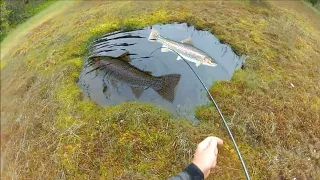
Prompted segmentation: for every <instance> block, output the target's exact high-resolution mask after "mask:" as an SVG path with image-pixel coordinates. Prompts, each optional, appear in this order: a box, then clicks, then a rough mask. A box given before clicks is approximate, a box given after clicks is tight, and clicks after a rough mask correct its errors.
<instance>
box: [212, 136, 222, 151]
mask: <svg viewBox="0 0 320 180" xmlns="http://www.w3.org/2000/svg"><path fill="white" fill-rule="evenodd" d="M218 144H219V145H222V144H223V141H222V139H220V138H217V137H213V138H212V139H211V140H210V142H209V145H208V148H210V149H216V148H217V146H218Z"/></svg>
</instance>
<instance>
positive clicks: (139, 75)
mask: <svg viewBox="0 0 320 180" xmlns="http://www.w3.org/2000/svg"><path fill="white" fill-rule="evenodd" d="M152 29H156V30H158V31H159V33H160V35H161V36H162V37H165V38H167V39H171V40H174V41H177V42H181V41H183V40H184V39H186V38H190V39H191V41H192V44H193V46H194V47H196V48H197V49H199V50H201V51H203V52H205V53H206V54H207V55H209V56H210V57H211V58H212V59H214V61H215V62H216V63H217V66H207V65H204V64H202V65H200V66H198V67H197V66H196V64H195V63H194V62H190V61H187V62H188V63H189V64H190V66H191V67H192V68H193V69H194V70H195V72H196V73H197V74H198V75H199V77H200V78H201V79H202V81H203V82H204V84H205V85H206V86H207V87H210V86H211V85H212V84H213V82H215V81H219V80H230V79H231V77H232V74H233V72H234V71H235V70H236V69H238V68H240V67H241V66H242V65H243V62H244V59H245V57H239V56H238V55H236V54H235V53H234V52H233V51H232V49H231V47H230V46H229V45H227V44H222V43H220V41H219V40H218V39H217V38H216V37H215V36H214V35H212V34H211V33H210V32H208V31H200V30H196V29H195V28H194V27H193V26H188V25H187V24H165V25H153V26H151V27H145V28H143V29H138V30H134V31H129V32H114V33H109V34H106V35H104V36H102V37H100V38H99V39H97V40H96V41H95V42H94V43H93V44H92V45H91V47H90V56H91V57H93V58H91V59H95V60H97V61H95V62H94V63H92V61H90V64H88V63H87V64H86V65H85V66H84V68H83V70H82V72H81V74H80V78H79V81H78V84H79V86H80V88H81V89H82V90H83V92H84V96H85V97H88V98H91V99H92V100H93V101H95V102H96V103H98V104H100V105H101V106H113V105H117V104H120V103H123V102H127V101H139V102H146V103H151V104H155V105H157V106H160V107H162V108H163V109H166V110H168V111H170V112H172V113H173V114H174V115H176V116H180V117H183V118H186V119H188V120H190V121H191V122H197V121H198V120H197V119H196V118H195V108H196V107H197V106H200V105H205V104H208V103H210V101H209V99H208V97H207V94H206V91H205V89H204V88H203V86H202V85H201V83H200V82H199V80H198V79H197V77H196V76H195V74H194V73H193V72H192V70H191V69H190V68H189V67H188V65H187V64H186V63H185V62H184V61H183V60H177V57H178V55H177V54H176V53H174V52H171V51H169V52H162V51H163V49H161V47H162V44H161V43H159V42H152V41H149V40H148V38H149V35H150V33H151V30H152ZM121 55H122V56H121ZM123 55H126V56H123ZM119 56H121V58H115V57H119ZM94 57H99V58H94ZM99 66H100V67H104V68H98V67H99ZM170 74H173V75H170ZM160 76H164V77H160ZM161 83H162V84H161Z"/></svg>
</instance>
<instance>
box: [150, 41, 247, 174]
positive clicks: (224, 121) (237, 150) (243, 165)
mask: <svg viewBox="0 0 320 180" xmlns="http://www.w3.org/2000/svg"><path fill="white" fill-rule="evenodd" d="M161 48H163V47H160V48H157V49H156V50H158V49H161ZM156 50H154V51H156ZM170 50H171V51H173V52H174V53H176V54H177V55H178V56H180V55H179V54H178V53H177V52H176V51H174V50H172V49H170ZM154 51H153V52H154ZM153 52H152V53H153ZM152 53H151V54H152ZM180 57H181V56H180ZM181 58H182V59H183V61H184V62H185V63H186V64H187V65H188V66H189V68H190V69H191V70H192V72H193V73H194V74H195V75H196V77H197V78H198V80H199V81H200V83H201V84H202V86H203V87H204V89H205V90H206V91H207V93H208V94H209V96H210V99H211V101H212V102H213V104H214V106H215V108H216V109H217V111H218V113H219V115H220V117H221V119H222V121H223V124H224V126H225V127H226V129H227V131H228V134H229V137H230V139H231V141H232V144H233V146H234V148H235V149H236V152H237V155H238V158H239V160H240V162H241V166H242V169H243V171H244V174H245V176H246V179H247V180H250V176H249V173H248V170H247V167H246V165H245V163H244V161H243V159H242V156H241V153H240V150H239V148H238V145H237V143H236V141H235V139H234V137H233V135H232V132H231V130H230V128H229V126H228V123H227V121H226V120H225V119H224V116H223V115H222V112H221V111H220V109H219V107H218V104H217V103H216V101H215V100H214V99H213V97H212V95H211V93H210V92H209V90H208V88H207V87H206V85H205V84H204V83H203V81H202V80H201V78H200V77H199V75H198V74H197V73H196V71H195V70H194V69H193V68H192V67H191V66H190V64H189V63H188V62H187V61H186V60H185V59H184V58H183V57H181Z"/></svg>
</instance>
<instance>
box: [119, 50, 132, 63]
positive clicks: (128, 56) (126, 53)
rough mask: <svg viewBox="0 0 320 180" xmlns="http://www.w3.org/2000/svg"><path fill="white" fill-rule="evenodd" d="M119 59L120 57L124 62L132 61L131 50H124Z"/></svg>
mask: <svg viewBox="0 0 320 180" xmlns="http://www.w3.org/2000/svg"><path fill="white" fill-rule="evenodd" d="M117 59H120V60H122V61H124V62H130V55H129V52H128V51H126V52H124V53H123V54H121V55H120V56H118V57H117Z"/></svg>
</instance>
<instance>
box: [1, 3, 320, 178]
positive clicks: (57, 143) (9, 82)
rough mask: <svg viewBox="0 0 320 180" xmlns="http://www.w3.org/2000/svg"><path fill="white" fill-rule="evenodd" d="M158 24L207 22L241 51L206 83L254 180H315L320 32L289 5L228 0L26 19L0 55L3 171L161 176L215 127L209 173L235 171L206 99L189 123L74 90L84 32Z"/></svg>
mask: <svg viewBox="0 0 320 180" xmlns="http://www.w3.org/2000/svg"><path fill="white" fill-rule="evenodd" d="M168 22H187V23H189V24H193V25H195V26H196V27H197V28H199V29H206V30H209V31H211V32H213V33H214V34H215V35H216V36H217V37H218V38H219V39H220V40H223V41H225V42H226V43H228V44H230V45H231V46H232V48H233V49H234V50H235V51H236V52H237V53H238V54H246V55H249V58H248V59H247V64H246V65H245V66H246V67H245V70H239V71H237V72H236V73H235V74H234V76H233V78H232V80H231V81H228V82H217V83H215V84H214V85H213V86H212V87H211V88H210V92H211V93H212V95H213V96H214V97H215V99H216V101H217V102H218V104H219V105H220V107H221V110H222V112H223V113H224V115H225V117H226V119H227V121H228V123H229V125H230V127H231V129H232V131H233V133H234V135H235V138H236V140H237V142H238V144H239V147H240V150H241V152H242V154H243V157H244V160H245V162H246V164H247V167H248V169H249V173H250V175H251V176H252V179H276V178H284V179H292V178H299V179H303V178H310V179H312V178H313V179H317V178H318V177H319V176H320V174H319V172H320V170H319V166H318V163H319V162H318V160H319V158H317V157H318V154H317V153H318V149H317V148H318V144H319V139H320V137H319V133H317V132H319V127H320V126H319V125H320V122H319V118H320V117H319V113H318V112H319V111H320V109H319V107H320V99H319V97H320V92H319V87H318V84H317V83H316V82H317V81H318V80H319V72H318V71H319V68H320V64H319V61H318V59H319V57H320V51H319V50H318V48H317V47H319V46H320V36H319V33H318V31H317V30H316V29H315V28H314V26H313V25H312V24H311V23H309V20H308V19H306V18H304V17H301V16H299V15H297V14H296V13H293V12H292V11H289V10H283V9H279V8H276V7H274V6H272V5H270V4H268V6H252V5H251V4H250V3H243V2H229V1H227V2H224V1H222V2H220V1H212V2H201V3H198V2H187V1H182V2H172V1H166V2H120V1H119V2H96V1H94V2H89V1H85V2H83V1H82V2H75V3H74V4H72V5H70V6H69V7H68V8H67V10H66V11H65V12H63V13H60V14H56V15H55V18H52V19H46V20H45V21H43V23H42V24H41V25H39V26H37V27H35V28H34V29H30V30H29V32H28V33H27V35H26V36H25V37H21V39H19V41H17V46H11V48H8V49H7V51H8V53H7V54H6V56H3V59H2V60H4V61H3V62H6V66H4V67H3V66H2V64H1V69H2V70H1V157H3V158H5V161H4V166H2V167H3V171H2V173H1V176H2V177H3V178H5V179H10V178H17V179H21V178H26V179H27V178H41V179H48V178H52V177H55V178H64V177H65V178H68V179H97V178H102V179H103V178H105V179H111V178H112V177H119V178H120V179H128V178H133V179H150V178H152V179H165V178H167V177H168V176H170V175H173V174H175V173H177V172H179V171H180V170H181V169H183V167H184V166H186V165H187V164H188V163H189V162H190V160H191V158H192V154H193V152H194V150H195V146H196V145H197V143H199V142H200V141H201V140H202V139H204V138H205V137H207V136H209V135H216V136H219V137H221V138H222V139H224V140H225V144H224V145H223V146H222V147H221V148H220V150H219V152H220V155H219V158H218V167H217V168H216V170H215V172H214V175H211V176H210V179H234V177H236V178H239V179H240V178H242V179H243V178H244V176H243V172H242V170H241V165H240V162H239V160H238V158H237V155H236V153H235V150H234V149H233V146H232V144H231V142H230V140H229V138H228V135H227V133H226V130H225V128H224V126H223V124H222V123H221V120H220V118H219V116H218V114H217V112H216V111H215V109H214V107H213V106H212V105H207V106H202V107H199V108H197V110H196V114H197V117H198V118H199V119H200V120H201V123H200V125H198V126H192V125H191V124H190V123H188V122H187V121H186V120H184V119H174V118H173V117H172V116H171V115H170V114H168V113H167V112H166V111H165V110H161V109H159V108H158V107H155V106H151V105H148V104H141V103H137V102H132V103H124V104H121V105H118V106H115V107H107V108H103V107H100V106H98V105H96V104H95V103H94V102H91V101H90V100H88V99H83V97H82V92H81V90H80V89H79V87H78V86H77V83H76V82H77V78H78V75H79V73H80V71H81V68H82V65H83V61H85V60H86V56H87V49H86V48H87V46H88V44H89V42H90V41H92V40H93V39H94V38H96V37H99V36H100V35H102V34H104V33H107V32H112V31H116V30H121V29H134V28H139V27H144V26H148V25H152V24H155V23H168ZM7 42H8V41H7ZM290 83H293V84H294V85H295V87H294V88H292V87H291V86H290ZM1 159H2V158H1Z"/></svg>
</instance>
